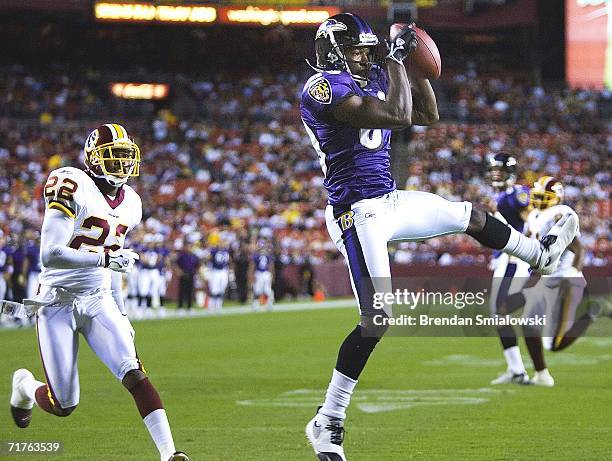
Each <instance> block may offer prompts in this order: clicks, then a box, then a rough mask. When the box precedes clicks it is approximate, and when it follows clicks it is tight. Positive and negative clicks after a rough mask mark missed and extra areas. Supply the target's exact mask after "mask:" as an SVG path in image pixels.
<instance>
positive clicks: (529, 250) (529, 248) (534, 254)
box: [502, 226, 542, 266]
mask: <svg viewBox="0 0 612 461" xmlns="http://www.w3.org/2000/svg"><path fill="white" fill-rule="evenodd" d="M508 227H510V226H508ZM502 251H504V252H505V253H508V254H510V255H512V256H516V257H517V258H519V259H522V260H523V261H525V262H527V263H529V264H530V265H531V266H537V264H538V260H539V259H540V255H541V254H542V250H541V249H540V242H538V241H537V240H536V239H531V238H528V237H525V236H524V235H523V234H521V233H520V232H519V231H517V230H516V229H514V228H513V227H510V238H509V239H508V243H506V246H505V247H504V248H503V250H502Z"/></svg>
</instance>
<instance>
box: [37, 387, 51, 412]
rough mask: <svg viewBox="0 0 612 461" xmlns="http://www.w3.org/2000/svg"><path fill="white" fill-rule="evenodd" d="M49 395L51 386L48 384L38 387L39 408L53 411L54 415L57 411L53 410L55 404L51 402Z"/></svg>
mask: <svg viewBox="0 0 612 461" xmlns="http://www.w3.org/2000/svg"><path fill="white" fill-rule="evenodd" d="M49 395H50V392H49V387H48V386H47V385H46V384H45V385H44V386H40V387H39V388H38V389H36V392H35V396H36V405H38V408H40V409H41V410H44V411H46V412H47V413H51V414H52V415H54V414H55V411H53V404H52V403H51V399H50V398H49Z"/></svg>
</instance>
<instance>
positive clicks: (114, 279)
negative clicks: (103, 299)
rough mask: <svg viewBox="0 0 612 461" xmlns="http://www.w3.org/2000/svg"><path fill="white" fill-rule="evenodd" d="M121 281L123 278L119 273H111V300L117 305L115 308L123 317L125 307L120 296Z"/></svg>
mask: <svg viewBox="0 0 612 461" xmlns="http://www.w3.org/2000/svg"><path fill="white" fill-rule="evenodd" d="M122 280H123V278H122V274H121V272H115V271H112V272H111V290H112V291H113V299H114V300H115V302H116V303H117V307H118V308H119V311H120V312H121V313H122V314H123V315H127V313H126V311H125V305H124V304H123V295H122V289H121V282H122Z"/></svg>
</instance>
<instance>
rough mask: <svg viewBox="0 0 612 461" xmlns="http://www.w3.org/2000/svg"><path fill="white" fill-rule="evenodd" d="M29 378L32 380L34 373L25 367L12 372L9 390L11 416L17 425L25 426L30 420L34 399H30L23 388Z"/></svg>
mask: <svg viewBox="0 0 612 461" xmlns="http://www.w3.org/2000/svg"><path fill="white" fill-rule="evenodd" d="M29 380H32V381H34V375H33V374H32V373H30V372H29V371H28V370H26V369H25V368H20V369H19V370H17V371H16V372H15V373H13V389H12V392H11V416H12V417H13V421H15V424H16V425H17V426H18V427H21V428H25V427H28V426H29V425H30V421H31V420H32V407H33V406H34V400H32V399H30V398H29V397H28V396H27V395H26V393H25V390H24V388H23V384H24V383H25V382H27V381H29Z"/></svg>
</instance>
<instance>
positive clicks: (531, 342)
mask: <svg viewBox="0 0 612 461" xmlns="http://www.w3.org/2000/svg"><path fill="white" fill-rule="evenodd" d="M525 344H527V349H528V350H529V355H530V356H531V361H532V362H533V368H535V371H542V370H543V369H544V368H546V362H545V360H544V347H543V346H542V338H540V337H539V336H531V337H530V336H525Z"/></svg>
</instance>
